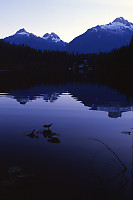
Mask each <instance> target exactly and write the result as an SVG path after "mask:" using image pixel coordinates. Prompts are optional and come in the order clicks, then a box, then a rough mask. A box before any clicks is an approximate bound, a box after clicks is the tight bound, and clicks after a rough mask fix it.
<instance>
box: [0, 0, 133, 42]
mask: <svg viewBox="0 0 133 200" xmlns="http://www.w3.org/2000/svg"><path fill="white" fill-rule="evenodd" d="M117 17H124V18H125V19H127V20H128V21H129V22H133V0H0V30H1V31H0V38H4V37H6V36H9V35H13V34H14V33H15V32H16V31H17V30H19V29H20V28H25V29H26V30H27V31H28V32H31V33H34V34H35V35H37V36H43V35H44V34H45V33H47V32H48V33H51V32H55V33H56V34H58V35H59V37H60V38H61V39H62V40H64V41H66V42H69V41H71V40H72V39H73V38H74V37H76V36H78V35H80V34H82V33H84V32H85V31H86V30H87V29H89V28H91V27H93V26H96V25H103V24H107V23H109V22H112V21H113V20H114V19H115V18H117Z"/></svg>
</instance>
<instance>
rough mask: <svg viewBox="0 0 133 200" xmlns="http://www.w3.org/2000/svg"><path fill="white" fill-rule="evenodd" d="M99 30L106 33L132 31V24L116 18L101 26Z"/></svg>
mask: <svg viewBox="0 0 133 200" xmlns="http://www.w3.org/2000/svg"><path fill="white" fill-rule="evenodd" d="M100 28H101V29H103V30H108V31H124V30H125V29H126V30H131V31H133V23H130V22H128V21H127V20H125V19H124V18H123V17H120V18H116V19H115V20H114V21H113V22H111V23H109V24H106V25H101V26H100Z"/></svg>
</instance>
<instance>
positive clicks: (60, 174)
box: [0, 83, 133, 200]
mask: <svg viewBox="0 0 133 200" xmlns="http://www.w3.org/2000/svg"><path fill="white" fill-rule="evenodd" d="M0 92H1V91H0ZM132 106H133V103H132V99H131V98H127V97H126V96H125V95H124V94H120V93H119V92H117V91H116V90H114V89H111V88H109V87H107V86H99V85H98V84H89V83H73V84H70V83H66V84H56V85H54V84H47V85H46V84H40V85H35V86H32V85H31V86H30V87H28V88H25V89H20V88H18V89H9V90H7V89H6V90H4V89H3V90H2V92H1V93H0V111H1V112H0V127H1V129H0V136H1V140H0V159H1V165H0V183H1V185H0V199H11V198H12V197H13V199H15V200H16V199H19V200H21V199H25V200H36V199H39V200H40V199H42V198H44V199H45V198H46V199H49V200H51V199H53V198H58V199H83V200H86V199H91V200H104V199H110V200H118V199H121V200H131V199H132V198H131V190H132V134H133V129H132V128H133V125H132ZM9 171H13V172H12V173H10V174H9Z"/></svg>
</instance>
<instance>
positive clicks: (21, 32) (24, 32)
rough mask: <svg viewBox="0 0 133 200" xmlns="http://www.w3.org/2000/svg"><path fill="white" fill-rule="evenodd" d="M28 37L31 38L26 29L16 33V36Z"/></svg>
mask: <svg viewBox="0 0 133 200" xmlns="http://www.w3.org/2000/svg"><path fill="white" fill-rule="evenodd" d="M17 34H18V35H27V36H29V34H30V33H28V32H27V31H26V30H25V29H24V28H22V29H20V30H19V31H17V32H16V35H17Z"/></svg>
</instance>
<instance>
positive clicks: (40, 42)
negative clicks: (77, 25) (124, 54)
mask: <svg viewBox="0 0 133 200" xmlns="http://www.w3.org/2000/svg"><path fill="white" fill-rule="evenodd" d="M132 36H133V23H131V22H128V21H127V20H125V19H124V18H123V17H120V18H116V19H115V20H114V21H113V22H111V23H109V24H106V25H100V26H99V25H98V26H96V27H93V28H91V29H88V30H87V31H86V32H85V33H83V34H82V35H80V36H78V37H76V38H74V39H73V40H72V41H71V42H70V43H66V42H64V41H62V40H61V39H60V37H59V36H58V35H56V34H55V33H51V34H49V33H46V34H45V35H44V36H43V37H38V36H36V35H34V34H32V33H29V32H27V31H26V30H25V29H20V30H19V31H17V32H16V33H15V34H14V35H12V36H9V37H6V38H4V41H7V42H10V43H11V44H13V43H15V44H17V45H20V44H24V45H27V46H30V47H32V48H35V49H41V50H59V51H68V52H74V53H77V52H79V53H99V52H107V51H111V50H113V48H114V49H115V48H120V47H121V46H123V45H127V44H129V43H130V40H131V37H132Z"/></svg>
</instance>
